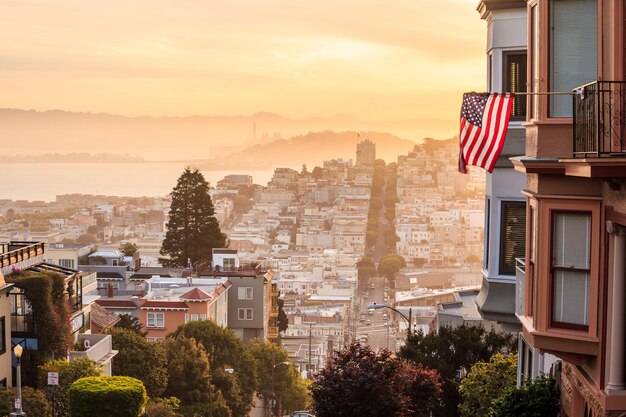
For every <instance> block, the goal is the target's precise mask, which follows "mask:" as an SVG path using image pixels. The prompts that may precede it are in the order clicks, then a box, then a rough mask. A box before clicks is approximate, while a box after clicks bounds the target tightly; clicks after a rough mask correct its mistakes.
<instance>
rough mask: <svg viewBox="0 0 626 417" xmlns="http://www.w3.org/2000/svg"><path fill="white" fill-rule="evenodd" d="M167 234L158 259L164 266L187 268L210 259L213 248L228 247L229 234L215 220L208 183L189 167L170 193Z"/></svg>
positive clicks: (198, 172) (195, 170)
mask: <svg viewBox="0 0 626 417" xmlns="http://www.w3.org/2000/svg"><path fill="white" fill-rule="evenodd" d="M170 195H171V196H172V205H171V207H170V213H169V216H170V217H169V221H168V222H167V233H166V234H165V240H163V244H162V246H161V255H163V256H169V259H168V258H159V262H160V263H161V265H163V266H186V265H187V262H188V260H191V263H192V264H195V263H196V262H198V261H207V260H210V259H211V250H212V249H213V248H222V247H224V246H225V245H226V235H225V234H224V233H222V232H221V230H220V226H219V223H218V222H217V219H216V218H215V209H214V208H213V202H212V201H211V196H210V195H209V184H208V183H207V182H206V180H205V179H204V176H203V175H202V174H201V173H200V171H198V170H197V169H194V170H191V169H190V168H189V167H187V168H185V171H184V172H183V174H182V175H181V176H180V178H179V179H178V182H177V183H176V186H175V187H174V189H173V190H172V192H171V193H170Z"/></svg>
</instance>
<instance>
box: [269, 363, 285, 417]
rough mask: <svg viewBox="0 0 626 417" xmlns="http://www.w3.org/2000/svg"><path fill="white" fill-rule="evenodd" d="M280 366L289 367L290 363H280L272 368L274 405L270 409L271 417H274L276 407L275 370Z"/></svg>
mask: <svg viewBox="0 0 626 417" xmlns="http://www.w3.org/2000/svg"><path fill="white" fill-rule="evenodd" d="M279 365H289V362H288V361H284V362H278V363H275V364H274V365H272V367H271V368H270V369H271V370H272V404H271V407H270V416H271V417H274V408H275V407H276V392H274V369H275V368H276V367H277V366H279Z"/></svg>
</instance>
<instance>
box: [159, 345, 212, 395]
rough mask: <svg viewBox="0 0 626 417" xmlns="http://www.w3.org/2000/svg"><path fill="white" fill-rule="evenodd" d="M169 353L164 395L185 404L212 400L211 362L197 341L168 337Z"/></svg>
mask: <svg viewBox="0 0 626 417" xmlns="http://www.w3.org/2000/svg"><path fill="white" fill-rule="evenodd" d="M165 348H166V350H167V370H168V384H167V389H166V390H165V394H166V395H168V396H172V397H176V398H178V399H179V400H180V401H181V402H182V404H183V405H192V404H196V403H201V402H207V401H209V399H210V390H211V387H210V383H211V381H210V375H209V359H208V358H207V355H206V352H205V351H204V348H203V347H202V346H201V345H200V346H199V345H198V344H197V343H196V341H195V340H194V339H188V338H186V337H183V336H179V337H177V338H169V339H167V341H166V342H165Z"/></svg>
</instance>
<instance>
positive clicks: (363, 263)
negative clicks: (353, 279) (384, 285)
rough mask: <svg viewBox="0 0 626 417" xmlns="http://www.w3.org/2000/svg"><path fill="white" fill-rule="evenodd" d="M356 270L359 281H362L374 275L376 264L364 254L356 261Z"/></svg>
mask: <svg viewBox="0 0 626 417" xmlns="http://www.w3.org/2000/svg"><path fill="white" fill-rule="evenodd" d="M356 267H357V272H358V274H359V282H364V280H367V279H369V278H371V277H375V276H376V264H375V263H374V260H373V259H372V258H371V257H369V256H364V257H363V258H361V260H360V261H358V262H357V263H356Z"/></svg>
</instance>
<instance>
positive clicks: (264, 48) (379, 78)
mask: <svg viewBox="0 0 626 417" xmlns="http://www.w3.org/2000/svg"><path fill="white" fill-rule="evenodd" d="M475 7H476V6H475V2H473V1H466V0H465V1H464V0H441V1H437V2H424V1H415V0H397V1H393V2H388V1H370V0H367V1H364V0H341V1H328V0H316V1H309V0H307V1H284V0H283V1H279V0H265V1H259V0H232V1H228V2H216V1H200V0H185V1H177V2H174V1H162V2H154V1H149V0H138V1H132V2H128V1H122V0H114V1H104V0H93V1H89V2H74V1H68V0H57V1H41V0H40V1H37V0H33V1H24V0H15V1H12V0H9V1H4V2H2V3H1V4H0V15H1V16H2V17H3V18H2V25H0V36H1V37H2V39H3V41H2V43H1V45H0V61H1V62H2V65H0V89H1V90H2V94H1V95H0V107H10V108H22V109H36V110H49V109H63V110H70V111H88V112H107V113H114V114H123V115H130V116H137V115H154V116H166V115H167V116H184V115H192V114H201V115H218V114H219V115H246V114H252V113H254V112H257V111H271V112H275V113H278V114H283V115H285V116H289V117H314V116H320V115H331V114H349V115H352V116H356V117H361V118H365V119H370V120H395V119H404V118H434V119H447V120H455V119H456V118H457V115H458V108H459V105H460V98H461V93H462V92H463V91H467V90H476V89H482V88H484V87H483V85H482V84H481V82H482V81H481V80H484V66H485V65H484V58H483V56H484V37H485V31H486V24H485V22H484V21H481V20H480V18H479V16H478V14H477V12H476V10H475Z"/></svg>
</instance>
